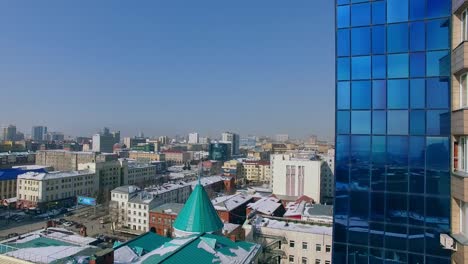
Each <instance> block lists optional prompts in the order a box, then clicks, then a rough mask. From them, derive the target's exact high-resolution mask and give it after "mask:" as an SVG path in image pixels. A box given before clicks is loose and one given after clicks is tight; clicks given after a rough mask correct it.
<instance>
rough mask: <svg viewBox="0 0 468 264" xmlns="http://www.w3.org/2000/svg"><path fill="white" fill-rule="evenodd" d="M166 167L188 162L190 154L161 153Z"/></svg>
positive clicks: (179, 151)
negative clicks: (166, 164)
mask: <svg viewBox="0 0 468 264" xmlns="http://www.w3.org/2000/svg"><path fill="white" fill-rule="evenodd" d="M163 154H164V155H165V160H166V162H167V163H168V165H183V164H185V163H187V162H188V161H190V153H188V152H186V151H181V150H166V151H164V152H163Z"/></svg>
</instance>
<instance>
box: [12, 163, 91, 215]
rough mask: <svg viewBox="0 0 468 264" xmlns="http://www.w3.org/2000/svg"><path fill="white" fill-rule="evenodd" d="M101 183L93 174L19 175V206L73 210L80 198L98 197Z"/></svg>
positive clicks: (32, 173)
mask: <svg viewBox="0 0 468 264" xmlns="http://www.w3.org/2000/svg"><path fill="white" fill-rule="evenodd" d="M98 191H99V182H98V181H97V180H96V174H95V173H94V172H93V171H90V170H81V171H67V172H62V171H54V172H26V173H24V174H21V175H18V182H17V190H16V192H17V195H18V196H17V198H18V202H17V204H16V206H17V207H18V208H32V207H36V208H40V209H48V208H49V207H50V206H57V205H61V206H70V205H74V204H75V203H76V196H77V195H83V196H91V197H96V195H97V193H98Z"/></svg>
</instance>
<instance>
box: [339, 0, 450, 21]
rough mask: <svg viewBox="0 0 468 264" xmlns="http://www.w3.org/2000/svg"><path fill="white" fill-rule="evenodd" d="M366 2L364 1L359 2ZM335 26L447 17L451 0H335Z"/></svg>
mask: <svg viewBox="0 0 468 264" xmlns="http://www.w3.org/2000/svg"><path fill="white" fill-rule="evenodd" d="M360 2H366V3H360ZM337 4H338V5H340V6H338V7H337V8H336V19H337V27H338V28H341V27H349V26H365V25H370V24H385V23H398V22H404V21H409V20H410V21H414V20H422V19H432V18H439V17H448V16H450V15H451V1H439V0H427V5H426V0H387V1H375V2H372V3H369V1H368V0H367V1H364V0H352V5H347V4H350V0H337Z"/></svg>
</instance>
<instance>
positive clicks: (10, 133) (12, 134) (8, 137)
mask: <svg viewBox="0 0 468 264" xmlns="http://www.w3.org/2000/svg"><path fill="white" fill-rule="evenodd" d="M2 130H3V140H5V141H15V140H16V126H15V125H8V126H6V127H3V128H2Z"/></svg>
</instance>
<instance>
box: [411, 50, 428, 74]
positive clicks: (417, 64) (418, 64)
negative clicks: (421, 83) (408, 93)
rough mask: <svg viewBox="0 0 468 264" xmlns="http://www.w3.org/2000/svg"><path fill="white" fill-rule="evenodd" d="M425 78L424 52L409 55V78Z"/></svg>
mask: <svg viewBox="0 0 468 264" xmlns="http://www.w3.org/2000/svg"><path fill="white" fill-rule="evenodd" d="M424 76H426V54H425V53H424V52H417V53H411V55H410V77H411V78H416V77H424Z"/></svg>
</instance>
